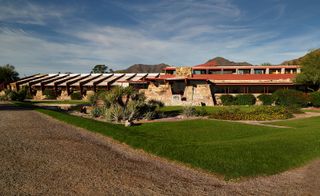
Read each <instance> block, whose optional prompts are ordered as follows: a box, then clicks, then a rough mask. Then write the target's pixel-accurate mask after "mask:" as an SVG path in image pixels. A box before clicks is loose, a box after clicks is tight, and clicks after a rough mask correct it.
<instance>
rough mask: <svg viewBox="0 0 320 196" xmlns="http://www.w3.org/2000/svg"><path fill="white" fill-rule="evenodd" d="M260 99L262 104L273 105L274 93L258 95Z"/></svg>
mask: <svg viewBox="0 0 320 196" xmlns="http://www.w3.org/2000/svg"><path fill="white" fill-rule="evenodd" d="M258 99H259V100H260V101H261V102H262V105H272V103H273V97H272V95H266V94H262V95H259V96H258Z"/></svg>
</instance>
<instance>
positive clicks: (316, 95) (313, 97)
mask: <svg viewBox="0 0 320 196" xmlns="http://www.w3.org/2000/svg"><path fill="white" fill-rule="evenodd" d="M310 101H311V104H312V105H313V106H314V107H320V92H319V91H316V92H313V93H310Z"/></svg>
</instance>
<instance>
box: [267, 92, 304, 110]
mask: <svg viewBox="0 0 320 196" xmlns="http://www.w3.org/2000/svg"><path fill="white" fill-rule="evenodd" d="M272 97H273V100H274V101H275V104H276V105H281V106H290V107H305V106H307V104H308V99H309V98H308V95H307V94H305V93H303V92H301V91H297V90H293V89H279V90H277V91H275V92H274V93H273V94H272Z"/></svg>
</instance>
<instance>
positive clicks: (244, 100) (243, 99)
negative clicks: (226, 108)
mask: <svg viewBox="0 0 320 196" xmlns="http://www.w3.org/2000/svg"><path fill="white" fill-rule="evenodd" d="M234 102H235V105H254V104H255V103H256V97H255V96H254V95H252V94H243V95H237V96H236V97H235V101H234Z"/></svg>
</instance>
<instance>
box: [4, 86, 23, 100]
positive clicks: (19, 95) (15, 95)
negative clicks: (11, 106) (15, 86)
mask: <svg viewBox="0 0 320 196" xmlns="http://www.w3.org/2000/svg"><path fill="white" fill-rule="evenodd" d="M7 96H8V99H10V100H12V101H23V100H25V98H26V96H27V90H26V89H25V88H22V89H20V90H19V91H18V92H16V91H10V92H8V94H7Z"/></svg>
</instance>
